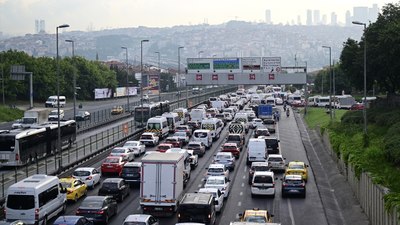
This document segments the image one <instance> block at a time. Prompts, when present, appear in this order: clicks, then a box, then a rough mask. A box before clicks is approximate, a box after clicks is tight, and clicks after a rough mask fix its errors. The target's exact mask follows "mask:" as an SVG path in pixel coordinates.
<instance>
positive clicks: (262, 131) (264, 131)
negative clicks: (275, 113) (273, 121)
mask: <svg viewBox="0 0 400 225" xmlns="http://www.w3.org/2000/svg"><path fill="white" fill-rule="evenodd" d="M270 135H271V134H270V133H269V130H268V128H266V127H264V126H258V127H257V128H256V129H255V130H254V138H258V137H259V136H270Z"/></svg>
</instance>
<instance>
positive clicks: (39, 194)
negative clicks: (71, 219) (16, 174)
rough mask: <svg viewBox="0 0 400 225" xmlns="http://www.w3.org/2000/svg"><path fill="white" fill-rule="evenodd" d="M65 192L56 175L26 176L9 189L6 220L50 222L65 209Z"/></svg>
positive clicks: (31, 222) (34, 222) (37, 222)
mask: <svg viewBox="0 0 400 225" xmlns="http://www.w3.org/2000/svg"><path fill="white" fill-rule="evenodd" d="M60 190H62V191H60ZM61 192H64V193H61ZM65 192H66V190H65V189H62V188H61V186H60V181H59V179H58V177H56V176H48V175H44V174H37V175H33V176H31V177H28V178H25V179H23V180H21V181H20V182H18V183H15V184H13V185H11V186H10V187H9V188H8V190H7V198H6V204H5V211H6V220H7V221H10V222H11V221H15V220H22V221H24V222H25V223H27V224H48V221H49V220H50V219H51V218H52V217H54V216H57V215H58V214H59V213H61V212H64V211H65V209H66V202H67V199H66V194H65Z"/></svg>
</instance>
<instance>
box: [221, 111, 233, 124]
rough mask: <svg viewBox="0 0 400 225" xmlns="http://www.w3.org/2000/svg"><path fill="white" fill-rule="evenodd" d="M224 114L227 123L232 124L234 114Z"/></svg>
mask: <svg viewBox="0 0 400 225" xmlns="http://www.w3.org/2000/svg"><path fill="white" fill-rule="evenodd" d="M222 114H224V115H225V120H226V121H227V122H230V121H232V120H233V116H232V113H230V112H222Z"/></svg>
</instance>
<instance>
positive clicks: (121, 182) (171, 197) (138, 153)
mask: <svg viewBox="0 0 400 225" xmlns="http://www.w3.org/2000/svg"><path fill="white" fill-rule="evenodd" d="M289 96H290V94H289V93H287V92H283V91H281V90H280V87H272V86H265V85H259V86H256V87H252V88H250V89H242V88H239V89H238V90H237V91H236V92H234V93H229V94H224V95H220V96H216V97H212V98H210V99H209V100H208V101H207V102H206V103H205V104H200V105H197V106H196V107H195V108H192V109H190V110H189V109H186V108H177V109H175V110H173V111H172V112H166V113H163V114H161V115H158V116H155V117H151V118H149V119H148V120H147V123H146V127H145V131H144V132H143V133H142V134H141V136H140V138H139V139H138V140H129V141H127V142H126V143H124V144H123V145H122V146H119V147H115V148H113V149H112V150H111V152H110V154H109V156H108V157H106V158H105V159H104V160H103V161H102V162H101V166H100V167H79V168H77V169H75V171H73V173H72V176H70V177H67V178H57V177H55V178H56V179H54V177H53V176H47V175H34V176H31V177H28V178H26V179H24V180H22V181H19V182H18V183H15V184H14V185H12V186H10V188H9V189H8V190H7V196H8V197H7V202H6V204H5V205H6V207H5V214H6V219H7V220H8V221H14V220H20V221H29V223H28V224H31V223H32V224H47V223H52V224H58V225H62V224H97V223H102V224H108V223H110V221H111V220H112V219H113V217H116V216H118V212H119V210H120V209H118V206H119V205H120V203H122V202H124V201H125V199H126V198H128V197H129V195H130V194H132V190H139V191H138V193H139V197H138V199H139V203H138V204H139V205H140V211H141V213H140V214H139V213H138V214H131V215H129V216H127V217H126V218H124V222H123V224H125V225H132V224H143V225H144V224H162V223H160V218H162V217H176V218H177V224H179V223H198V224H216V221H218V217H219V216H220V215H221V214H222V212H223V209H224V207H226V205H227V201H229V199H230V198H229V196H230V195H232V194H233V195H236V193H234V192H233V190H232V183H233V182H234V181H235V179H238V177H237V176H235V169H237V168H238V167H239V162H241V161H243V162H245V164H246V166H247V170H246V171H247V174H246V177H245V183H247V184H246V185H247V187H246V188H248V189H249V190H250V193H251V195H250V196H248V197H249V198H255V199H256V198H263V197H267V199H273V198H289V197H296V198H300V199H301V198H306V194H307V191H306V189H307V188H306V187H307V180H308V174H309V173H308V170H309V168H308V167H309V166H308V165H307V164H306V162H303V161H298V160H294V161H289V160H286V158H285V156H284V155H285V154H283V151H282V147H281V142H280V140H279V129H278V123H279V121H282V120H284V119H285V118H283V117H290V116H291V114H293V113H294V112H293V109H291V106H290V105H291V101H290V97H289ZM214 149H216V150H214ZM202 160H205V161H204V163H203V164H204V165H206V166H202V167H201V168H198V167H200V166H199V165H200V162H201V161H202ZM206 160H208V161H206ZM240 160H241V161H240ZM196 169H197V170H203V171H201V172H200V174H202V177H201V183H200V184H198V190H196V191H190V192H188V191H186V190H187V189H188V186H190V187H193V186H194V185H195V184H192V183H191V182H190V181H191V179H195V178H196V177H198V176H199V175H198V174H197V175H196V176H192V173H193V171H195V170H196ZM196 185H197V184H196ZM278 189H279V192H278V191H277V190H278ZM94 191H96V192H97V193H95V194H90V195H89V194H88V193H91V192H94ZM21 193H22V194H21ZM277 193H279V195H277ZM65 199H66V201H65ZM28 202H29V204H28ZM70 204H79V205H78V207H77V209H76V210H75V212H74V213H72V214H71V213H66V206H67V205H70ZM271 210H272V209H268V208H248V209H246V210H245V211H243V212H241V213H239V214H238V215H229V216H230V217H231V224H232V225H240V224H246V223H245V222H252V223H262V224H280V223H277V222H275V221H274V215H273V214H272V213H271Z"/></svg>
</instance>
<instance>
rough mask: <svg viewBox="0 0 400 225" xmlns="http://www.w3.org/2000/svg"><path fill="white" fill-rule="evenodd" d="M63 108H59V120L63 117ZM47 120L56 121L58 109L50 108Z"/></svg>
mask: <svg viewBox="0 0 400 225" xmlns="http://www.w3.org/2000/svg"><path fill="white" fill-rule="evenodd" d="M64 116H65V114H64V110H62V109H60V120H63V119H64ZM48 120H49V121H57V120H58V110H57V109H55V110H51V112H50V113H49V117H48Z"/></svg>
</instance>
